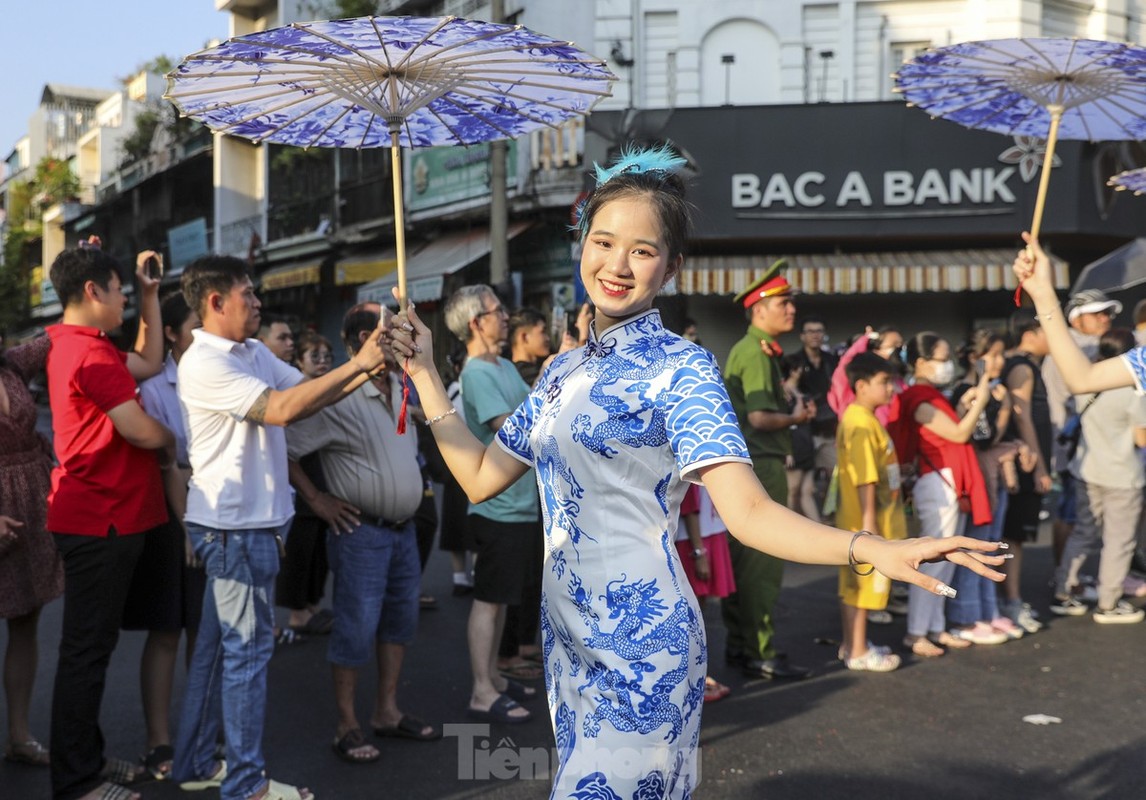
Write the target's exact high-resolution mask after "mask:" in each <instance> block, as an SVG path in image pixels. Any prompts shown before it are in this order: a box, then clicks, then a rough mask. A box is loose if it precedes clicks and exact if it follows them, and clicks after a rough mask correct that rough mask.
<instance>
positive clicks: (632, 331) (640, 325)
mask: <svg viewBox="0 0 1146 800" xmlns="http://www.w3.org/2000/svg"><path fill="white" fill-rule="evenodd" d="M650 328H651V329H652V330H662V329H663V328H664V325H663V324H661V312H660V311H659V310H658V309H655V308H650V309H649V310H648V311H645V312H643V313H641V314H637V315H636V316H635V317H628V318H627V319H623V320H621V321H620V322H617V323H615V324H613V325H610V326H609V327H608V328H606V329H605V330H604V331H602V332H601V333H600V334H597V322H596V320H594V321H593V324H592V325H590V326H589V341H590V342H602V341H603V340H604V339H605V338H606V337H609V338H613V339H616V338H621V339H630V338H634V337H636V336H640V335H643V334H646V333H649V332H650V330H649V329H650Z"/></svg>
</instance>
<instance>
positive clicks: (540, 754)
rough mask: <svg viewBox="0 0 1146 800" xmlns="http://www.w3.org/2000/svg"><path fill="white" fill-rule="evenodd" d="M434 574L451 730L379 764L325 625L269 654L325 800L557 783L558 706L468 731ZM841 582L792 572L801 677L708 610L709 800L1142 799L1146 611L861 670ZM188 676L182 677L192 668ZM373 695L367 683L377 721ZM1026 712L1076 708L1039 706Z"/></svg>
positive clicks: (25, 772) (123, 691) (291, 744)
mask: <svg viewBox="0 0 1146 800" xmlns="http://www.w3.org/2000/svg"><path fill="white" fill-rule="evenodd" d="M1049 569H1050V553H1049V548H1048V547H1047V546H1046V545H1045V544H1043V545H1041V546H1035V547H1031V548H1029V552H1028V558H1027V563H1026V570H1025V571H1026V577H1027V586H1026V587H1025V588H1026V592H1025V593H1026V595H1027V597H1028V599H1029V600H1031V601H1032V602H1034V604H1035V606H1036V608H1039V609H1040V610H1041V611H1042V615H1043V617H1044V618H1047V617H1049V616H1050V615H1049V612H1047V611H1046V603H1047V601H1048V600H1049V593H1048V590H1047V589H1046V578H1047V576H1048V574H1049ZM424 588H425V589H426V590H427V591H429V592H431V593H434V594H436V595H437V597H438V602H439V609H438V610H436V611H425V612H423V613H422V619H421V626H420V629H419V633H418V640H417V642H416V644H415V645H414V646H413V647H412V648H411V649H410V652H409V654H408V658H407V664H406V669H405V670H404V674H403V679H402V686H401V703H402V705H403V708H404V710H405V711H407V712H409V713H413V714H416V715H418V716H420V717H422V718H423V719H426V720H429V721H433V722H435V723H446V724H450V725H458V726H463V727H458V728H451V729H448V732H449V735H447V736H446V737H445V738H443V739H442V740H440V741H437V742H431V743H423V742H413V741H397V740H385V741H382V742H381V743H380V744H379V746H380V749H381V750H382V753H383V755H382V758H381V759H380V760H379V761H377V762H375V763H373V764H370V765H350V764H345V763H343V762H342V761H339V760H338V759H337V758H336V757H335V756H334V754H333V753H332V752H331V748H330V743H331V740H332V738H333V730H334V721H335V717H334V708H333V702H332V695H331V690H330V679H329V668H328V667H327V665H326V662H325V660H324V656H325V642H324V641H322V640H321V639H311V640H308V641H306V642H303V643H299V644H296V645H291V646H289V647H284V648H281V649H280V650H279V651H278V652H277V653H276V654H275V657H274V659H273V660H272V662H271V669H270V690H269V691H270V708H269V710H268V715H267V716H268V721H267V729H266V754H267V760H268V770H269V773H270V775H271V776H272V777H274V778H276V779H278V780H282V781H286V782H290V783H294V784H297V785H306V786H309V787H310V788H311V789H312V790H313V791H314V792H315V793H316V795H317V797H318V798H319V799H320V800H331V799H332V798H338V799H339V800H360V799H362V800H365V799H366V798H369V799H371V800H373V798H451V799H452V798H459V799H460V798H488V799H489V800H518V799H519V798H520V799H524V798H544V797H547V795H548V783H547V780H546V777H547V775H548V766H549V763H550V758H549V756H548V752H549V748H551V747H552V744H553V740H552V734H551V732H550V728H549V720H548V716H547V714H546V713H545V708H544V705H543V703H542V702H541V701H536V702H535V703H534V704H533V705H534V710H535V712H536V714H535V717H534V719H533V720H532V721H531V722H529V723H526V724H524V725H514V726H496V727H495V728H494V729H493V730H488V729H486V728H485V727H481V726H479V727H477V728H474V727H468V726H469V723H468V722H467V720H466V718H465V716H464V713H463V710H464V708H465V706H466V703H467V700H468V689H469V686H468V680H467V672H468V667H467V660H466V649H465V620H466V614H467V613H468V608H469V604H468V602H467V601H466V600H464V599H457V598H453V597H451V596H450V593H449V572H448V565H447V561H446V558H445V556H444V554H441V553H438V552H435V554H434V558H433V560H432V561H431V563H430V566H429V569H428V570H427V574H426V579H425V584H424ZM835 589H836V578H835V571H834V570H833V569H828V568H809V567H801V566H792V567H790V568H789V569H788V572H787V575H786V579H785V590H784V592H783V594H782V596H781V608H780V610H779V631H780V640H781V641H780V643H781V646H782V647H783V648H784V649H785V650H787V651H788V653H789V654H790V656H791V658H792V659H793V660H794V661H796V662H797V663H802V664H806V665H809V666H812V667H814V669H815V673H816V674H815V676H814V677H813V678H811V679H810V680H807V681H803V682H800V683H783V682H767V681H759V680H757V681H746V680H743V679H742V678H741V677H740V675H739V674H738V673H737V672H736V671H734V670H732V669H730V668H727V667H725V665H724V664H723V663H722V661H721V655H722V653H723V642H724V632H723V629H722V627H721V624H720V617H719V613H718V609H717V607H715V606H710V607H708V608H707V610H706V619H707V624H708V630H709V643H710V644H709V647H710V653H711V654H712V656H713V673H714V674H715V675H716V677H717V678H719V679H720V680H722V681H723V682H725V683H728V684H729V685H730V686H732V687H733V689H734V691H733V694H732V695H731V696H729V697H728V698H726V699H724V700H722V701H720V702H719V703H714V704H711V705H710V706H709V707H707V708H706V709H705V712H704V726H703V733H702V738H701V744H702V770H703V774H702V782H701V785H700V787H699V789H698V790H697V791H696V793H695V796H696V797H697V798H699V799H700V800H724V799H725V798H727V799H729V800H731V799H732V798H737V799H739V798H768V799H769V800H782V799H784V798H800V799H801V800H804V799H806V798H817V799H821V798H822V799H823V800H832V799H833V798H841V800H842V799H843V798H847V799H848V800H854V799H855V798H920V797H928V798H968V797H974V798H1142V797H1146V726H1144V725H1143V721H1144V720H1146V669H1144V668H1143V666H1144V663H1146V662H1144V661H1143V658H1144V657H1146V646H1144V645H1146V624H1141V625H1129V626H1100V625H1097V624H1095V623H1094V622H1092V621H1091V619H1090V618H1089V617H1076V618H1067V619H1061V620H1060V619H1055V620H1051V623H1050V625H1049V627H1048V628H1047V629H1046V630H1044V631H1043V632H1041V633H1039V634H1036V635H1034V636H1028V637H1026V638H1024V639H1022V640H1021V641H1018V642H1012V643H1008V644H1005V645H1001V646H996V647H981V648H972V649H970V650H966V651H962V652H959V653H951V654H948V655H947V656H945V657H943V658H940V659H936V660H932V661H926V662H924V661H920V660H918V659H912V658H910V657H908V658H907V659H906V663H905V665H904V666H903V667H902V668H901V669H900V670H899V671H897V672H894V673H890V674H879V675H877V674H858V673H850V672H848V671H847V670H845V669H844V668H843V667H842V665H840V664H839V663H837V662H836V661H835V657H834V656H835V645H834V644H830V643H827V640H835V639H836V638H838V636H839V623H838V611H837V605H836V596H835ZM60 613H61V603H60V602H59V601H57V602H55V603H53V604H51V605H50V606H49V607H48V608H47V609H46V610H45V613H44V618H43V621H42V624H41V651H40V670H39V674H38V678H37V680H38V683H37V687H36V696H35V702H34V707H33V729H34V731H35V732H36V733H37V735H39V736H40V737H42V738H43V739H44V740H45V741H46V737H47V733H48V716H49V704H50V694H51V691H50V689H51V683H52V678H53V674H54V671H55V655H56V648H57V643H58V638H59V625H60ZM903 632H904V629H903V623H902V620H901V619H897V621H896V622H895V623H893V624H892V625H889V626H883V627H877V626H872V638H873V639H874V640H875V641H876V642H879V643H888V644H895V643H898V642H899V640H900V639H901V638H902V636H903ZM142 642H143V635H142V634H138V633H125V634H124V635H123V637H122V638H121V640H120V645H119V649H118V650H117V652H116V654H115V656H114V658H113V661H112V665H111V669H110V674H109V679H108V688H107V694H106V696H105V698H104V704H103V709H104V710H103V726H104V733H105V736H106V738H107V753H108V754H110V755H117V756H123V757H136V756H138V755H139V754H140V753H141V752H142V751H143V749H144V735H143V728H142V722H141V711H140V703H139V695H138V688H137V687H138V682H137V672H138V671H137V665H138V662H139V653H140V649H141V646H142ZM0 643H3V644H4V645H6V631H5V632H3V633H0ZM179 681H180V686H179V687H177V692H178V691H179V689H181V682H182V675H180V677H179ZM372 683H373V681H372V680H367V681H366V682H365V685H366V686H370V685H372ZM370 700H371V695H370V694H369V693H368V692H365V691H361V690H360V701H359V704H360V707H361V713H362V717H361V720H362V721H363V722H364V723H365V722H366V720H367V714H368V713H369V703H370ZM1031 714H1046V715H1050V716H1053V717H1057V718H1059V719H1061V720H1062V722H1061V723H1056V724H1048V725H1035V724H1031V723H1028V722H1024V721H1023V717H1024V716H1027V715H1031ZM140 789H141V791H142V794H143V797H144V798H146V800H160V799H161V798H176V797H187V796H195V795H184V793H182V792H181V791H180V790H179V789H178V788H177V787H175V786H173V785H170V784H165V783H149V784H144V785H142V786H141V787H140ZM48 796H49V792H48V777H47V773H46V770H37V769H33V768H29V767H20V766H15V765H11V764H4V763H0V800H37V799H38V798H47V797H48ZM217 796H218V795H217V792H214V791H208V792H204V793H202V794H200V795H198V797H202V798H203V800H212V798H214V797H217ZM626 800H627V799H626Z"/></svg>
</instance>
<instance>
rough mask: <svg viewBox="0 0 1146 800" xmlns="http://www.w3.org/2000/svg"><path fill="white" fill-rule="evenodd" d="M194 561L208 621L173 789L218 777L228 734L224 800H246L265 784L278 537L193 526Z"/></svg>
mask: <svg viewBox="0 0 1146 800" xmlns="http://www.w3.org/2000/svg"><path fill="white" fill-rule="evenodd" d="M187 531H188V534H189V535H190V537H191V544H192V546H193V547H194V548H195V555H197V556H198V557H199V559H200V560H201V561H202V562H203V565H204V567H205V569H206V571H207V591H206V592H205V593H204V595H203V619H202V621H201V623H200V625H199V636H198V638H197V639H196V641H195V653H194V655H193V656H192V658H191V666H190V667H189V668H188V671H187V690H186V693H185V694H184V695H183V709H182V713H181V715H180V718H179V731H178V733H177V735H176V737H175V764H174V768H173V776H174V778H175V780H176V781H189V780H201V779H203V778H208V777H210V776H211V775H212V774H213V773H214V763H215V759H214V753H215V741H216V738H217V736H218V732H219V726H220V725H222V726H223V734H224V738H225V739H226V742H227V750H226V753H227V756H226V758H227V777H226V779H225V780H224V781H223V786H222V788H221V790H220V797H221V798H222V800H246V798H248V797H250V796H251V795H252V794H254V793H255V792H257V791H258V790H259V789H261V788H262V787H263V785H264V784H265V783H266V781H267V778H266V776H265V775H264V769H265V767H266V764H265V762H264V760H263V724H264V722H265V717H266V706H267V663H268V662H269V661H270V659H271V653H272V652H273V650H274V616H273V613H272V609H271V600H272V594H273V588H274V584H275V575H277V574H278V571H279V550H278V542H277V541H276V540H275V536H274V534H276V533H278V534H279V535H282V534H284V533H285V532H286V526H283V527H282V528H281V529H273V528H265V529H258V530H237V531H218V530H212V529H209V528H205V527H202V526H200V525H195V524H188V525H187Z"/></svg>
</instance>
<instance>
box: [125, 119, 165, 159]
mask: <svg viewBox="0 0 1146 800" xmlns="http://www.w3.org/2000/svg"><path fill="white" fill-rule="evenodd" d="M157 125H159V112H158V111H152V110H150V109H148V110H147V111H141V112H139V113H138V114H136V115H135V130H134V131H132V132H131V133H130V134H128V136H127V137H126V138H125V139H124V140H123V145H122V146H123V163H124V164H125V165H126V164H131V163H134V162H136V161H139V160H140V159H143V158H146V157H147V156H148V154H149V153H150V152H151V139H152V137H153V136H154V135H155V128H156V126H157Z"/></svg>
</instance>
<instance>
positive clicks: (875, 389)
mask: <svg viewBox="0 0 1146 800" xmlns="http://www.w3.org/2000/svg"><path fill="white" fill-rule="evenodd" d="M846 372H847V376H848V383H849V384H851V387H852V390H853V391H854V392H855V399H854V400H853V401H852V403H851V405H849V406H848V407H847V408H846V409H845V410H844V413H843V415H842V416H841V417H840V424H839V428H838V429H837V431H836V449H837V453H838V459H839V461H838V463H839V501H838V507H837V511H836V525H837V526H838V527H840V528H842V529H844V530H848V531H868V532H870V533H874V534H876V535H878V536H883V537H884V538H885V539H904V538H906V537H907V519H906V517H904V514H903V502H902V499H901V497H900V490H899V488H900V478H899V462H898V459H897V457H896V453H895V446H894V445H893V444H892V442H891V437H889V436H888V435H887V431H886V430H884V428H883V426H882V425H880V423H879V420H878V419H876V416H875V410H876V409H877V408H879V407H880V406H884V405H887V404H888V403H890V402H891V398H892V396H893V394H894V391H895V387H894V384H893V383H892V376H893V375H894V374H895V372H894V368H893V367H892V366H891V364H890V363H888V361H887V360H886V359H883V358H880V357H879V356H877V355H875V354H874V353H860V354H859V355H857V356H856V357H855V358H854V359H852V361H851V363H850V364H848V366H847V368H846ZM865 569H870V567H868V568H864V567H862V566H861V568H860V569H859V570H855V569H853V568H851V567H841V568H840V587H839V592H840V615H841V617H842V618H843V646H842V647H841V648H840V658H841V659H842V660H843V662H844V664H845V665H846V666H847V668H848V669H851V670H866V671H869V672H891V671H892V670H894V669H895V668H896V667H898V666H899V662H900V659H899V656H897V655H895V654H893V653H892V652H891V650H890V648H887V647H877V646H875V645H873V644H872V643H871V642H869V641H868V639H867V612H868V611H879V610H881V609H883V608H885V607H886V606H887V597H888V593H889V591H890V589H891V582H890V581H889V580H888V579H887V578H886V577H884V576H883V575H882V574H880V573H879V572H875V571H874V570H873V571H871V572H870V574H862V573H864V570H865Z"/></svg>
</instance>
